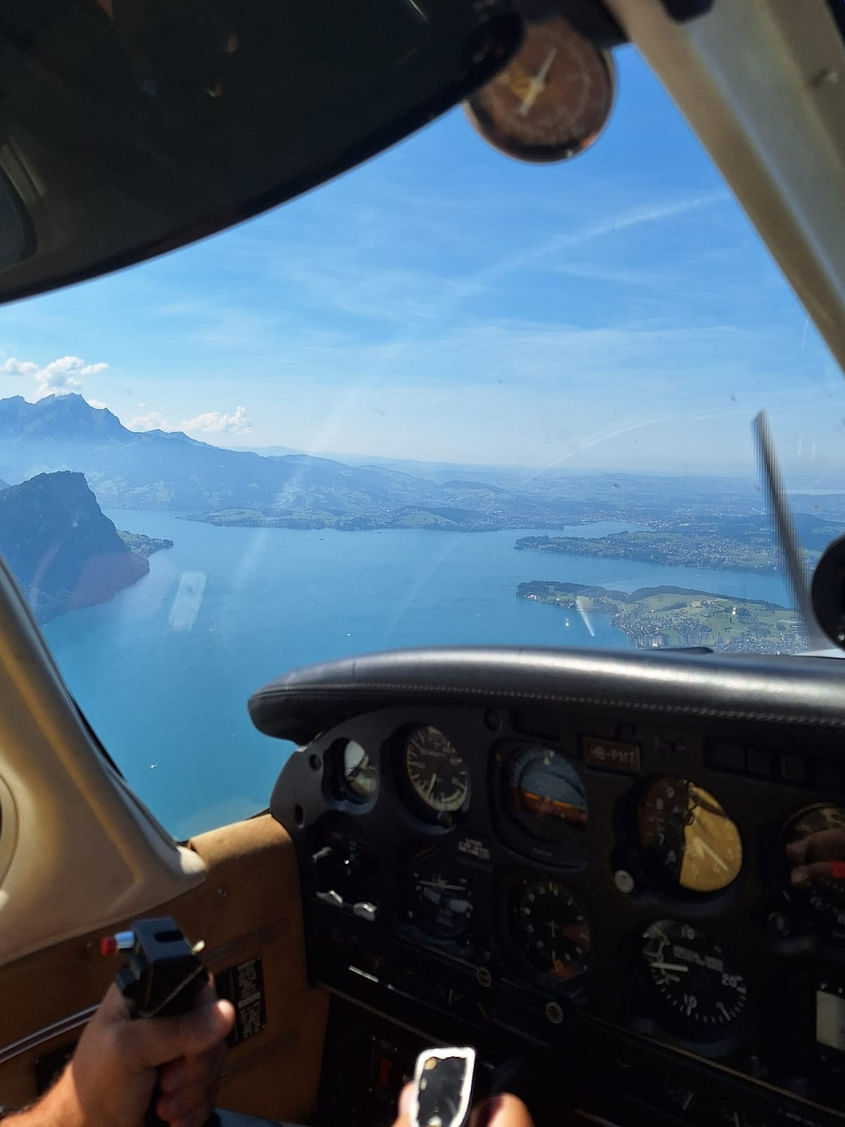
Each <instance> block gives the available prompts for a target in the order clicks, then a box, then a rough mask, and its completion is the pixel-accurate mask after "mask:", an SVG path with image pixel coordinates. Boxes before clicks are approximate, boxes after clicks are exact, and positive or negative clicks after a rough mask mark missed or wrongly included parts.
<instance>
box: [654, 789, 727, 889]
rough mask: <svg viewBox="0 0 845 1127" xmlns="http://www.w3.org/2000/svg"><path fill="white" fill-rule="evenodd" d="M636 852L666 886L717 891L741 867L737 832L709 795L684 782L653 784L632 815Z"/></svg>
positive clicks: (723, 886) (724, 886)
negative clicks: (642, 854)
mask: <svg viewBox="0 0 845 1127" xmlns="http://www.w3.org/2000/svg"><path fill="white" fill-rule="evenodd" d="M637 823H638V831H639V842H640V847H641V849H642V850H643V853H644V855H645V860H646V863H647V864H648V867H649V868H650V869H651V871H652V872H653V873H654V874H655V875H656V876H657V877H658V878H659V879H660V880H662V881H663V882H664V883H665V884H668V885H670V886H671V887H673V888H683V889H686V890H688V891H689V892H718V891H720V890H721V889H723V888H727V886H728V885H729V884H731V882H732V881H734V880H736V878H737V876H738V875H739V871H740V869H741V868H742V841H741V839H740V836H739V830H738V829H737V828H736V826H735V825H734V823H733V822H732V821H731V820H730V818H729V817H728V816H727V814H726V813H725V811H724V810H723V809H722V807H721V806H720V805H719V803H718V802H717V801H716V799H715V798H714V797H713V795H712V794H709V793H708V792H707V791H706V790H702V788H701V787H698V786H696V785H695V783H691V782H689V780H688V779H679V778H674V777H670V776H667V777H665V778H662V779H656V780H655V781H654V782H653V783H652V784H651V785H650V786H649V788H648V789H647V790H646V792H645V794H644V795H643V797H642V798H641V800H640V804H639V808H638V811H637Z"/></svg>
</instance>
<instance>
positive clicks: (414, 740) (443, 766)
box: [402, 724, 470, 819]
mask: <svg viewBox="0 0 845 1127" xmlns="http://www.w3.org/2000/svg"><path fill="white" fill-rule="evenodd" d="M402 764H403V770H404V774H405V778H406V780H407V783H408V785H409V788H410V792H411V795H412V797H413V799H414V802H415V803H416V805H417V806H418V807H419V808H420V809H421V810H422V811H423V813H425V814H426V815H428V816H429V817H433V818H434V819H439V818H441V817H444V816H445V817H446V818H449V817H450V816H451V815H454V814H457V813H458V812H459V811H460V810H463V809H464V807H465V806H466V805H467V804H468V802H469V796H470V775H469V767H468V766H467V764H466V763H465V761H464V760H463V759H462V758H461V756H460V755H459V754H458V752H457V750H456V749H455V746H454V744H453V743H452V742H451V740H449V739H448V738H447V737H446V736H444V734H443V733H442V732H441V731H440V729H439V728H435V727H433V725H431V724H421V725H420V726H419V727H416V728H412V729H411V731H410V732H408V733H406V735H405V737H404V747H403V751H402Z"/></svg>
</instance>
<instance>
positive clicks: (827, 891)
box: [786, 805, 845, 935]
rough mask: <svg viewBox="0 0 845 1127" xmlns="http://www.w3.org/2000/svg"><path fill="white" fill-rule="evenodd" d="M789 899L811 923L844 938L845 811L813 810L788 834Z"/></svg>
mask: <svg viewBox="0 0 845 1127" xmlns="http://www.w3.org/2000/svg"><path fill="white" fill-rule="evenodd" d="M786 858H787V863H788V865H789V869H790V896H791V897H792V899H793V900H794V901H795V902H796V903H797V904H798V905H800V907H801V908H802V909H803V911H804V913H805V914H806V916H807V918H808V920H809V922H810V923H812V924H814V925H815V926H816V927H818V928H820V929H821V930H823V931H827V932H829V933H831V934H833V933H836V934H839V935H842V934H845V810H843V809H842V807H840V806H827V805H821V806H811V807H810V808H809V809H807V810H803V811H801V813H800V814H798V815H796V817H795V818H793V820H792V821H791V822H790V824H789V826H788V828H787V832H786Z"/></svg>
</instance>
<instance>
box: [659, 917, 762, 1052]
mask: <svg viewBox="0 0 845 1127" xmlns="http://www.w3.org/2000/svg"><path fill="white" fill-rule="evenodd" d="M642 958H643V963H644V967H645V972H646V981H647V984H648V989H649V993H650V995H651V997H652V1000H653V1001H654V1003H655V1006H656V1009H657V1010H658V1012H659V1016H660V1017H661V1018H662V1019H663V1021H664V1022H665V1023H666V1024H668V1025H669V1026H671V1027H673V1028H675V1029H679V1030H680V1031H682V1032H687V1033H693V1034H697V1035H699V1036H710V1037H716V1036H719V1035H720V1034H722V1033H724V1032H725V1031H726V1029H727V1027H729V1026H731V1025H732V1024H733V1023H734V1022H735V1021H737V1020H738V1019H739V1017H740V1015H741V1014H742V1012H743V1010H744V1009H745V1003H746V1000H747V989H746V985H745V979H744V978H743V977H742V975H741V974H738V973H737V972H736V971H735V970H734V969H733V968H732V967H730V966H729V965H728V963H727V962H726V961H725V956H724V953H723V951H722V948H721V947H719V946H718V945H717V944H715V943H711V942H710V940H709V939H708V938H707V937H706V936H705V935H704V934H703V933H702V932H700V931H699V930H698V929H697V928H694V927H691V926H690V925H689V924H687V923H679V922H678V921H676V920H658V921H657V922H655V923H653V924H651V925H650V926H649V927H648V928H646V930H645V932H644V933H643V945H642Z"/></svg>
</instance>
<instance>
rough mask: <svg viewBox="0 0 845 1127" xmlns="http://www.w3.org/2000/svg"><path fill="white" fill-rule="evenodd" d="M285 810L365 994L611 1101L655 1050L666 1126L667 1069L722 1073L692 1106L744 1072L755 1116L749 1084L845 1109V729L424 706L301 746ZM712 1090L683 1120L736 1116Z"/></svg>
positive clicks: (351, 995)
mask: <svg viewBox="0 0 845 1127" xmlns="http://www.w3.org/2000/svg"><path fill="white" fill-rule="evenodd" d="M272 810H273V813H274V814H275V816H276V817H277V818H278V819H279V820H280V821H281V822H282V823H283V824H284V825H285V826H286V828H287V829H288V830H289V832H290V833H291V835H292V837H293V839H294V842H295V844H296V848H297V852H298V856H299V860H300V868H301V878H302V886H303V903H304V906H305V918H306V934H307V942H308V953H309V962H310V973H311V975H312V978H313V979H314V980H315V981H319V982H322V983H324V984H326V985H328V986H329V987H331V988H332V989H333V990H335V991H336V992H337V993H338V994H340V995H342V996H343V997H345V998H347V999H352V1000H354V1001H359V1002H361V1003H362V1004H364V1005H366V1006H367V1007H368V1008H370V1009H371V1010H374V1011H377V1012H378V1013H381V1014H384V1015H387V1016H390V1017H392V1018H393V1019H395V1020H397V1021H401V1022H403V1023H404V1024H406V1025H411V1026H412V1027H413V1028H415V1029H418V1030H419V1031H421V1032H422V1033H424V1034H426V1035H428V1036H429V1037H431V1038H433V1039H445V1040H448V1039H450V1037H451V1039H458V1040H464V1041H472V1043H476V1044H479V1045H482V1046H483V1045H485V1044H486V1045H489V1046H491V1047H495V1046H498V1047H499V1048H501V1046H502V1045H507V1047H508V1049H509V1050H512V1051H516V1052H518V1051H520V1048H522V1049H523V1050H524V1051H527V1050H526V1046H532V1047H533V1048H532V1051H536V1049H537V1046H541V1047H542V1050H543V1051H544V1052H546V1053H548V1054H550V1056H549V1059H550V1061H552V1062H553V1064H552V1069H553V1071H556V1070H557V1069H558V1068H562V1069H563V1070H564V1071H566V1069H567V1068H571V1069H572V1074H571V1078H570V1079H571V1081H572V1086H571V1089H570V1090H571V1091H573V1092H580V1099H581V1101H582V1102H585V1101H586V1102H587V1103H588V1104H590V1103H591V1101H592V1104H591V1106H593V1108H595V1107H596V1102H595V1101H596V1100H598V1101H599V1103H601V1099H602V1098H603V1097H604V1096H607V1094H608V1093H609V1092H611V1091H612V1090H613V1089H614V1085H615V1084H617V1083H618V1084H620V1085H623V1086H624V1084H633V1080H631V1077H632V1076H633V1073H632V1072H631V1071H630V1069H628V1070H627V1072H628V1075H627V1076H626V1075H625V1073H626V1070H625V1069H624V1068H622V1070H621V1072H620V1073H619V1076H617V1077H616V1078H615V1079H614V1069H615V1068H616V1065H617V1064H618V1061H619V1060H621V1059H622V1057H623V1056H624V1052H623V1049H624V1051H627V1052H629V1053H630V1052H633V1053H634V1059H636V1060H639V1061H641V1062H647V1061H649V1060H651V1061H652V1065H648V1064H647V1063H642V1065H641V1067H639V1068H638V1069H636V1070H635V1071H636V1074H637V1078H638V1079H637V1083H638V1084H639V1083H640V1081H641V1079H642V1076H643V1074H644V1072H647V1071H648V1069H649V1068H653V1070H654V1085H653V1086H654V1089H655V1095H654V1101H655V1102H654V1105H653V1107H652V1106H651V1105H650V1104H649V1114H652V1115H653V1116H656V1118H654V1119H653V1121H654V1122H656V1123H657V1122H661V1121H662V1120H661V1119H660V1118H659V1114H658V1113H659V1111H660V1109H661V1108H662V1109H663V1111H664V1112H665V1113H666V1114H667V1116H668V1115H670V1111H669V1110H667V1107H668V1106H669V1105H667V1103H666V1101H667V1100H668V1101H669V1104H672V1099H673V1098H674V1097H670V1096H667V1095H666V1093H665V1091H664V1089H665V1082H664V1080H665V1075H666V1070H667V1068H668V1069H669V1071H670V1072H672V1073H673V1075H675V1076H676V1078H677V1077H681V1078H682V1077H683V1075H684V1070H685V1069H687V1068H688V1069H690V1070H692V1072H695V1073H696V1075H697V1076H698V1081H697V1083H698V1084H699V1085H700V1086H699V1087H698V1088H696V1087H695V1086H694V1085H693V1082H692V1079H691V1078H690V1079H689V1081H688V1082H687V1081H684V1082H683V1083H682V1082H681V1081H680V1080H679V1081H678V1083H680V1086H681V1088H684V1084H685V1083H686V1084H687V1087H686V1088H684V1091H687V1092H688V1094H689V1098H690V1105H689V1108H693V1107H695V1106H699V1105H700V1106H702V1107H703V1106H705V1104H706V1101H707V1100H708V1099H710V1101H711V1104H712V1100H713V1099H717V1094H718V1093H719V1091H720V1090H721V1089H720V1087H719V1085H720V1083H724V1085H725V1089H724V1091H725V1092H726V1093H727V1092H728V1091H729V1090H730V1092H731V1094H730V1095H729V1096H728V1095H727V1094H726V1095H725V1096H724V1102H723V1104H722V1105H719V1106H722V1107H723V1108H724V1109H726V1111H725V1114H726V1115H727V1114H728V1112H730V1114H731V1115H733V1114H734V1112H736V1115H737V1116H738V1117H737V1118H736V1119H733V1118H726V1119H724V1121H725V1122H736V1123H737V1124H743V1123H747V1124H753V1123H755V1122H773V1123H774V1122H779V1121H780V1120H778V1119H776V1118H775V1117H774V1115H775V1113H774V1112H773V1111H772V1112H771V1113H767V1115H766V1116H764V1117H763V1118H759V1113H757V1112H756V1111H755V1108H756V1106H757V1104H756V1103H755V1099H754V1098H751V1100H750V1103H749V1105H748V1106H749V1107H750V1108H751V1111H746V1110H742V1109H743V1107H744V1106H745V1105H744V1104H743V1101H742V1099H739V1100H738V1098H737V1096H736V1090H737V1087H736V1086H737V1084H739V1085H740V1088H741V1090H742V1092H743V1093H744V1095H743V1099H744V1098H745V1096H746V1095H748V1093H749V1092H754V1091H756V1092H757V1094H758V1095H759V1099H760V1100H762V1101H763V1103H765V1102H766V1100H769V1101H772V1100H774V1101H775V1102H774V1103H772V1104H771V1107H773V1108H774V1107H777V1108H782V1109H784V1110H783V1114H784V1116H786V1115H787V1113H789V1114H790V1115H792V1117H793V1120H794V1118H795V1116H796V1115H798V1114H799V1112H798V1111H796V1109H800V1115H803V1116H804V1117H805V1118H804V1121H806V1122H807V1123H826V1122H836V1121H838V1120H839V1119H840V1115H839V1112H840V1110H841V1109H842V1108H843V1105H844V1104H845V879H843V878H845V802H842V799H841V794H840V777H839V775H838V763H837V755H836V743H835V741H832V740H831V739H829V738H827V737H825V738H822V739H821V740H817V741H814V740H813V739H811V738H805V739H804V740H802V742H801V744H800V745H799V746H796V744H795V743H793V742H792V741H791V740H789V739H788V738H784V732H783V731H780V732H777V731H772V734H771V738H770V740H769V742H768V743H767V744H763V743H761V742H760V738H759V733H758V734H757V738H756V739H755V741H754V743H753V744H750V743H747V742H746V739H745V738H737V739H731V738H730V736H729V734H728V733H726V731H725V729H724V726H719V727H715V726H714V728H713V730H712V731H711V730H706V729H703V728H702V727H701V726H700V725H698V724H688V725H686V726H684V725H678V724H677V723H675V722H673V723H672V725H671V726H664V725H663V724H661V723H655V722H654V721H653V720H652V719H649V718H646V719H645V720H643V719H642V718H639V717H636V716H632V715H630V714H629V713H627V714H625V715H623V716H620V715H616V716H614V715H613V713H612V712H602V713H598V712H596V713H595V714H594V715H589V714H585V712H584V710H583V709H581V710H578V712H577V713H573V710H566V709H561V710H555V709H549V708H533V709H532V708H497V709H491V708H489V707H483V706H479V707H471V706H465V705H459V706H449V705H429V706H426V707H420V706H418V705H410V704H408V705H404V704H399V705H397V706H390V707H384V708H378V709H373V710H370V711H367V712H365V713H364V714H362V715H355V716H351V717H349V718H346V719H343V720H342V721H341V722H340V723H338V724H337V725H336V726H335V727H333V728H332V729H330V730H328V731H326V732H324V733H323V734H321V735H320V736H318V737H316V738H315V739H313V740H312V741H311V742H309V743H308V744H307V745H306V746H305V747H303V748H302V749H301V750H300V751H299V752H298V753H295V754H294V755H293V756H292V757H291V759H290V760H289V761H288V763H287V765H286V767H285V769H284V770H283V772H282V775H281V776H280V779H279V782H278V784H277V786H276V789H275V791H274V795H273V802H272ZM447 1029H454V1030H455V1033H456V1034H457V1033H460V1034H461V1035H462V1036H461V1037H459V1038H456V1037H455V1036H454V1035H452V1034H450V1033H448V1032H446V1030H447ZM573 1042H577V1044H578V1047H579V1048H578V1051H577V1052H575V1051H574V1050H573V1048H572V1046H573ZM563 1046H566V1048H565V1049H564V1048H563ZM581 1053H586V1054H587V1062H588V1064H587V1066H586V1067H587V1068H588V1069H589V1061H590V1059H592V1061H593V1064H595V1060H596V1055H595V1054H597V1053H600V1054H605V1055H604V1056H603V1057H602V1059H603V1060H604V1061H605V1062H606V1064H607V1067H606V1068H605V1067H603V1068H602V1070H601V1071H602V1081H601V1084H600V1085H599V1088H600V1089H602V1091H599V1090H598V1089H597V1090H596V1091H592V1092H589V1091H588V1092H585V1090H584V1087H583V1084H584V1083H585V1081H584V1078H583V1076H580V1077H579V1076H577V1073H578V1067H577V1066H574V1064H573V1062H575V1061H576V1060H578V1059H581V1058H580V1054H581ZM607 1054H611V1055H612V1056H613V1061H614V1062H615V1063H614V1064H613V1067H611V1063H610V1057H609V1056H607ZM667 1054H668V1055H667ZM554 1062H556V1063H554ZM657 1062H661V1063H660V1064H659V1067H658V1063H657ZM667 1062H668V1063H667ZM584 1067H585V1066H584V1065H583V1064H582V1066H581V1071H583V1068H584ZM620 1068H621V1066H620ZM696 1070H697V1072H696ZM702 1070H703V1072H702ZM691 1075H692V1073H691ZM702 1076H703V1077H704V1080H703V1081H702V1080H701V1077H702ZM576 1080H578V1083H577V1084H576V1083H575V1081H576ZM588 1087H589V1084H588ZM675 1087H676V1088H677V1084H676V1085H675ZM660 1092H662V1093H663V1094H662V1095H660V1096H659V1098H658V1095H659V1093H660ZM714 1093H715V1094H714ZM573 1098H575V1097H573ZM608 1098H609V1097H608ZM627 1098H629V1099H630V1100H634V1101H635V1103H636V1104H637V1106H641V1105H642V1102H643V1098H644V1096H643V1092H642V1090H641V1088H637V1091H636V1094H635V1095H632V1094H631V1093H630V1092H629V1093H628V1097H627ZM718 1098H721V1097H718ZM683 1099H686V1096H684V1097H683ZM683 1099H682V1100H681V1102H682V1103H683ZM661 1100H662V1101H663V1103H661ZM784 1101H785V1102H784ZM647 1102H648V1101H647ZM758 1102H759V1101H758ZM623 1103H624V1101H623ZM711 1104H707V1107H708V1108H709V1110H708V1111H707V1112H706V1113H705V1112H701V1113H700V1115H699V1118H696V1117H695V1114H693V1113H692V1112H691V1111H690V1113H689V1114H687V1111H689V1108H688V1109H687V1110H686V1111H683V1114H680V1113H679V1112H678V1108H677V1107H675V1106H674V1105H672V1107H671V1116H679V1118H677V1119H676V1118H671V1117H670V1118H667V1119H666V1120H665V1121H666V1122H676V1121H682V1122H686V1121H690V1122H720V1121H722V1120H721V1118H720V1114H721V1113H719V1114H717V1112H718V1107H717V1106H716V1104H712V1106H711ZM714 1108H715V1109H716V1110H714ZM599 1110H600V1111H601V1112H602V1114H608V1113H609V1112H612V1110H613V1108H612V1107H611V1108H608V1107H604V1106H602V1107H601V1108H599ZM682 1110H683V1109H682ZM696 1114H698V1113H696ZM778 1114H780V1112H778ZM755 1115H758V1118H755ZM629 1121H630V1120H629ZM783 1121H784V1122H787V1121H789V1120H788V1119H787V1118H784V1119H783ZM798 1121H801V1120H800V1119H799V1120H798Z"/></svg>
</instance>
